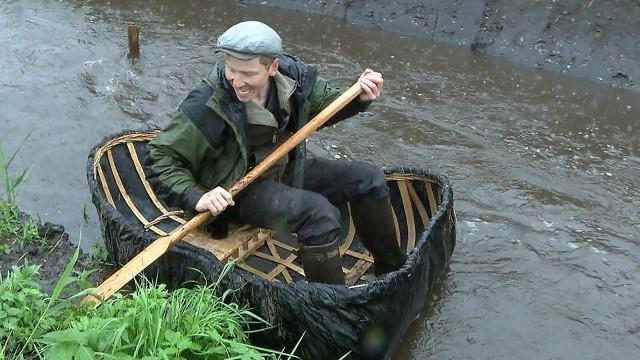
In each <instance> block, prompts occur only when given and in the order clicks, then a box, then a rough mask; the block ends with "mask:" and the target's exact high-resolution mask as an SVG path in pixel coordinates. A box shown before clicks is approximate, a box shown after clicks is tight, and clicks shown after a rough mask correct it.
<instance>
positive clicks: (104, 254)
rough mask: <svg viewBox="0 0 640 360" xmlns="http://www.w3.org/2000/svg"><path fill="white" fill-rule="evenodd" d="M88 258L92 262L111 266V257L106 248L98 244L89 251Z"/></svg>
mask: <svg viewBox="0 0 640 360" xmlns="http://www.w3.org/2000/svg"><path fill="white" fill-rule="evenodd" d="M89 258H90V259H91V261H92V262H94V263H97V264H103V265H112V263H111V255H109V251H107V248H106V247H104V246H103V245H100V244H94V245H93V246H91V248H90V249H89Z"/></svg>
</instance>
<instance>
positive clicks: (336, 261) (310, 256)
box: [298, 240, 344, 285]
mask: <svg viewBox="0 0 640 360" xmlns="http://www.w3.org/2000/svg"><path fill="white" fill-rule="evenodd" d="M298 257H300V260H302V268H303V269H304V275H305V277H306V278H307V282H319V283H325V284H341V285H344V273H343V272H342V263H341V262H340V244H339V243H338V240H334V241H333V242H330V243H328V244H325V245H316V246H303V247H302V248H300V251H298Z"/></svg>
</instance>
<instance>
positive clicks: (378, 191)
mask: <svg viewBox="0 0 640 360" xmlns="http://www.w3.org/2000/svg"><path fill="white" fill-rule="evenodd" d="M292 181H293V176H292V175H291V174H285V176H284V177H283V179H282V181H281V182H276V181H270V180H257V181H256V182H254V183H253V184H251V185H249V186H248V187H247V188H246V189H244V190H243V191H242V192H241V193H240V194H239V195H238V196H237V197H236V199H234V201H235V203H236V204H235V206H233V207H231V208H229V209H228V210H227V211H226V212H227V214H226V216H225V217H227V218H228V220H230V221H234V222H241V223H246V224H251V225H254V226H258V227H264V228H268V229H271V230H274V231H277V232H280V231H282V232H285V233H296V234H298V238H299V240H300V243H301V244H302V245H322V244H326V243H330V242H332V241H333V240H335V239H337V237H338V236H339V234H340V233H341V223H340V211H339V210H338V208H337V207H336V206H339V205H340V204H344V203H346V202H347V201H349V200H364V199H372V200H378V199H382V198H384V197H386V196H388V194H389V189H388V187H387V184H386V181H385V177H384V173H383V171H382V170H381V169H380V168H378V167H377V166H375V165H373V164H369V163H365V162H360V161H344V160H330V159H322V158H314V159H308V160H304V175H303V177H302V186H301V188H294V187H292V186H291V183H292Z"/></svg>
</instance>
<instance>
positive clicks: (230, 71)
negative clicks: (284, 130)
mask: <svg viewBox="0 0 640 360" xmlns="http://www.w3.org/2000/svg"><path fill="white" fill-rule="evenodd" d="M224 60H225V67H224V76H225V77H226V78H227V81H229V83H230V84H231V86H233V90H234V91H235V93H236V96H237V97H238V100H240V101H241V102H243V103H247V102H249V101H253V102H256V103H258V104H259V105H262V106H263V105H264V101H265V100H266V97H267V92H268V90H269V77H270V76H275V75H276V73H277V71H278V59H274V60H273V62H271V63H270V64H266V65H265V64H264V60H263V59H262V58H260V57H256V58H253V59H251V60H240V59H237V58H234V57H233V56H230V55H228V54H225V57H224Z"/></svg>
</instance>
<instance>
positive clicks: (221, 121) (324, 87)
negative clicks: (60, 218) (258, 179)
mask: <svg viewBox="0 0 640 360" xmlns="http://www.w3.org/2000/svg"><path fill="white" fill-rule="evenodd" d="M279 61H280V66H279V71H280V72H281V73H282V74H283V75H285V76H288V77H290V78H292V79H293V80H295V81H296V83H297V87H296V90H295V92H294V94H293V95H292V96H291V99H290V101H291V102H292V104H291V117H290V120H289V124H288V128H289V129H288V130H290V131H292V132H294V131H297V130H298V129H299V128H300V127H302V126H304V125H305V124H306V123H307V121H308V120H309V119H310V118H312V117H313V116H315V115H316V114H317V113H319V112H320V111H321V110H322V109H323V108H324V107H326V106H327V105H328V104H330V103H331V102H332V101H333V100H335V99H336V98H337V97H338V96H339V95H340V94H341V91H340V90H338V89H336V88H333V87H331V86H330V85H329V83H328V82H327V81H326V80H324V79H322V78H321V77H318V74H317V70H316V69H315V68H314V67H312V66H309V65H305V64H303V63H301V62H299V61H298V60H297V59H296V58H294V57H292V56H290V55H282V56H280V57H279ZM367 105H368V103H364V102H361V101H359V100H358V99H356V100H354V101H352V102H351V103H350V104H349V105H347V106H346V107H345V108H344V109H342V110H341V111H340V112H338V114H336V115H335V116H334V117H333V118H332V119H331V120H330V122H328V123H327V124H326V125H330V124H334V123H336V122H338V121H341V120H344V119H346V118H348V117H350V116H353V115H355V114H356V113H357V112H359V111H363V110H364V109H366V107H367ZM326 125H325V126H326ZM247 128H248V125H247V115H246V112H245V109H244V104H243V103H242V102H240V101H238V100H237V98H236V96H235V93H234V91H233V89H232V88H231V85H230V84H229V83H228V82H227V80H226V78H225V76H224V62H223V61H222V60H221V61H219V62H218V63H217V64H216V65H215V67H214V69H213V71H212V72H211V74H210V75H209V77H207V78H206V79H204V80H203V82H202V83H201V84H200V85H199V86H198V87H196V88H195V89H194V90H193V91H191V93H189V95H188V96H187V98H186V99H185V100H184V101H183V102H182V104H181V105H180V106H179V108H178V113H177V114H176V116H175V117H174V118H173V119H172V120H171V122H170V123H169V124H168V125H167V127H166V128H165V129H164V130H163V131H162V132H160V133H159V134H158V136H157V137H156V138H155V139H153V140H152V141H150V142H149V145H148V150H149V152H148V156H147V157H146V158H145V160H144V166H145V172H146V175H147V179H148V180H149V182H150V183H151V185H152V187H153V188H154V190H155V191H156V193H157V194H158V196H159V197H160V198H162V199H163V200H165V202H167V204H168V205H170V206H176V207H180V208H182V209H185V210H188V211H192V210H194V209H195V205H196V204H197V202H198V200H199V199H200V197H201V196H202V195H203V194H204V193H205V192H206V191H208V190H211V189H213V188H215V187H216V186H222V187H224V188H227V189H228V188H229V187H230V186H231V185H233V184H234V183H235V182H236V181H238V180H239V179H241V178H242V176H244V175H245V173H246V172H247V170H248V154H247V153H248V147H247V143H248V142H247ZM305 152H306V149H305V146H304V142H303V143H302V144H301V145H299V146H298V147H297V148H296V149H295V150H293V151H292V153H290V158H291V159H295V158H303V157H304V156H305ZM297 163H298V164H301V162H297ZM294 183H295V182H294Z"/></svg>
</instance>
